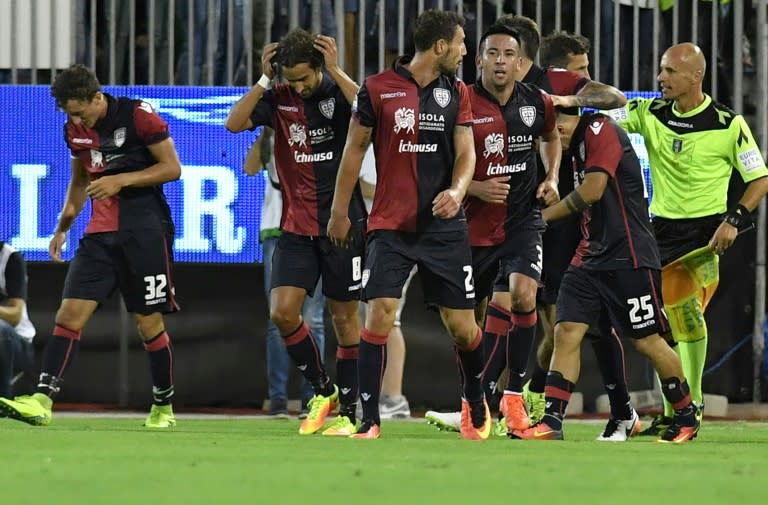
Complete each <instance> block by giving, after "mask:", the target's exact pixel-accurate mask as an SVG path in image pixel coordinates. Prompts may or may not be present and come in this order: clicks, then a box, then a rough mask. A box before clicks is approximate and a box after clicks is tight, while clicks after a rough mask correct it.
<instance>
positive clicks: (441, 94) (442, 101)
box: [432, 88, 451, 109]
mask: <svg viewBox="0 0 768 505" xmlns="http://www.w3.org/2000/svg"><path fill="white" fill-rule="evenodd" d="M432 95H433V96H434V97H435V101H436V102H437V105H439V106H440V107H442V108H443V109H445V108H446V107H447V106H448V104H449V103H451V92H450V91H448V90H447V89H445V88H435V89H433V90H432Z"/></svg>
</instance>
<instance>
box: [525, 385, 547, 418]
mask: <svg viewBox="0 0 768 505" xmlns="http://www.w3.org/2000/svg"><path fill="white" fill-rule="evenodd" d="M530 385H531V381H528V382H526V383H525V385H524V386H523V399H524V400H525V406H526V407H527V408H528V419H529V421H530V425H531V426H535V425H537V424H539V423H540V422H541V420H542V418H543V417H544V409H545V408H546V400H545V399H544V393H535V392H533V391H531V390H530V389H529V387H530Z"/></svg>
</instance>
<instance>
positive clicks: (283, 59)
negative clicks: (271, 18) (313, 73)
mask: <svg viewBox="0 0 768 505" xmlns="http://www.w3.org/2000/svg"><path fill="white" fill-rule="evenodd" d="M316 38H317V35H316V34H314V33H311V32H308V31H307V30H304V29H303V28H295V29H293V30H291V31H290V32H288V33H287V34H286V35H285V36H284V37H283V38H282V39H280V43H279V44H278V46H277V54H276V55H275V59H274V61H275V62H276V63H277V66H278V68H282V67H287V68H291V67H295V66H296V65H298V64H299V63H308V64H309V67H310V68H312V69H315V70H317V69H319V68H321V67H322V66H323V63H324V61H325V58H324V57H323V53H321V52H320V51H318V50H317V49H316V48H315V39H316Z"/></svg>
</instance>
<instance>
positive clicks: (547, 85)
mask: <svg viewBox="0 0 768 505" xmlns="http://www.w3.org/2000/svg"><path fill="white" fill-rule="evenodd" d="M523 82H526V83H530V84H535V85H536V86H538V87H539V88H541V89H543V90H544V91H546V92H547V93H549V94H550V95H560V96H568V95H575V94H577V93H578V92H579V91H581V88H583V87H584V86H586V85H587V83H589V79H588V78H586V77H584V76H583V75H581V74H577V73H576V72H571V71H570V70H566V69H564V68H555V67H548V68H541V67H540V66H538V65H533V66H532V67H531V68H530V70H528V73H527V74H525V77H523ZM539 159H540V158H539ZM539 168H540V170H539V177H541V178H543V177H544V175H546V174H545V173H544V167H543V166H541V165H540V167H539ZM558 175H559V182H558V184H557V189H558V191H559V192H560V196H564V195H567V194H568V193H570V192H571V191H572V190H573V174H572V173H571V167H569V166H567V163H561V164H560V173H559V174H558Z"/></svg>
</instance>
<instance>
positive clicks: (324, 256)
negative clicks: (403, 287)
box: [269, 228, 365, 302]
mask: <svg viewBox="0 0 768 505" xmlns="http://www.w3.org/2000/svg"><path fill="white" fill-rule="evenodd" d="M364 249H365V245H364V244H363V233H362V229H361V228H353V232H352V238H351V239H350V242H349V247H338V246H335V245H333V244H332V243H331V241H330V240H329V239H328V237H307V236H303V235H296V234H293V233H288V232H283V233H282V234H281V235H280V238H279V239H277V246H275V253H274V255H273V256H272V282H271V283H270V286H269V289H270V290H271V289H274V288H277V287H280V286H294V287H297V288H303V289H305V290H306V291H307V295H308V296H312V294H313V293H314V291H315V286H316V285H317V280H318V279H319V278H320V276H321V275H322V276H323V294H324V295H325V296H326V297H327V298H330V299H331V300H338V301H341V302H348V301H350V300H359V299H360V282H361V279H362V278H363V253H364Z"/></svg>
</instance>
